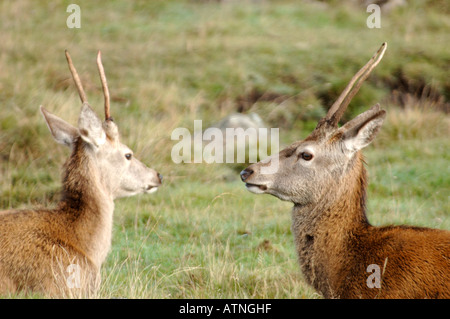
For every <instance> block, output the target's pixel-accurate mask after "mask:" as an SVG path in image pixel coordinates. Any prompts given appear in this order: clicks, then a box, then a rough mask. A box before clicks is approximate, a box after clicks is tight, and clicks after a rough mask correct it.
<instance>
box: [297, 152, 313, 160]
mask: <svg viewBox="0 0 450 319" xmlns="http://www.w3.org/2000/svg"><path fill="white" fill-rule="evenodd" d="M300 157H301V158H302V159H304V160H305V161H310V160H312V158H313V155H312V154H311V153H308V152H301V153H300Z"/></svg>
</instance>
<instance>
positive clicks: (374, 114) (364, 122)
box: [341, 107, 386, 154]
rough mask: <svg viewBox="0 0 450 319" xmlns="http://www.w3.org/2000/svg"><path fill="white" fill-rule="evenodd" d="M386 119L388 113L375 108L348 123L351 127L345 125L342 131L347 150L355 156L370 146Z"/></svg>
mask: <svg viewBox="0 0 450 319" xmlns="http://www.w3.org/2000/svg"><path fill="white" fill-rule="evenodd" d="M385 117H386V111H384V110H379V108H377V107H374V108H372V109H370V110H369V111H367V112H364V113H363V114H361V115H359V116H358V117H356V118H355V119H353V120H352V121H350V122H349V123H347V124H349V125H347V124H346V125H344V126H343V127H342V128H341V130H342V131H343V135H342V140H343V142H344V145H345V149H346V150H348V151H349V152H350V154H353V153H355V152H357V151H359V150H361V149H363V148H364V147H366V146H367V145H369V144H370V143H371V142H372V141H373V139H374V138H375V136H376V135H377V133H378V131H379V130H380V127H381V125H382V124H383V121H384V119H385Z"/></svg>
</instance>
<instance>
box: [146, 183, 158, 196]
mask: <svg viewBox="0 0 450 319" xmlns="http://www.w3.org/2000/svg"><path fill="white" fill-rule="evenodd" d="M157 190H158V186H150V185H149V186H147V187H146V188H145V190H144V193H145V194H152V193H155V192H156V191H157Z"/></svg>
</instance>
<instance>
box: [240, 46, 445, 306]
mask: <svg viewBox="0 0 450 319" xmlns="http://www.w3.org/2000/svg"><path fill="white" fill-rule="evenodd" d="M386 48H387V43H383V44H382V45H381V47H380V49H379V50H378V51H377V52H376V53H375V54H374V55H373V56H372V58H371V59H370V60H369V61H368V62H367V63H366V64H365V65H364V66H363V67H362V68H361V69H360V70H359V71H358V72H357V73H356V74H355V75H354V76H353V77H352V79H351V80H350V82H349V84H348V85H347V86H346V88H345V89H344V91H343V92H342V93H341V95H340V96H339V97H338V99H337V100H336V102H335V103H333V105H332V106H331V107H330V109H329V110H328V112H327V115H326V116H325V117H324V118H322V119H321V120H320V121H319V122H318V124H317V126H316V129H315V130H314V131H313V132H312V133H311V134H310V135H309V136H308V137H307V138H306V139H304V140H303V141H299V142H296V143H293V144H292V145H291V146H289V147H288V148H286V149H284V150H282V151H281V152H280V153H279V154H275V155H272V156H270V157H269V158H267V159H265V160H263V161H262V162H259V163H256V164H253V165H250V166H249V167H248V168H246V169H245V170H243V171H242V172H241V179H242V181H243V182H245V183H246V187H247V189H248V190H249V191H251V192H253V193H255V194H271V195H273V196H276V197H278V198H280V199H282V200H287V201H291V202H292V203H294V208H293V210H292V221H293V223H292V231H293V234H294V237H295V244H296V248H297V253H298V258H299V262H300V266H301V268H302V271H303V274H304V276H305V279H306V281H307V282H308V283H309V284H310V285H312V286H313V287H314V288H315V289H316V290H317V291H318V292H320V293H321V294H322V295H323V296H324V297H326V298H450V232H449V231H444V230H437V229H430V228H423V227H413V226H387V227H374V226H372V225H370V223H369V221H368V220H367V217H366V188H367V176H366V170H365V168H364V160H363V157H362V154H361V150H362V149H363V148H364V147H367V146H368V145H369V144H370V143H371V142H372V141H373V139H374V138H375V136H376V135H377V133H378V132H379V130H380V128H381V126H382V124H383V121H384V119H385V117H386V111H384V110H382V109H380V105H379V104H376V105H374V106H373V107H371V108H370V109H369V110H367V111H365V112H363V113H361V114H359V115H358V116H356V117H355V118H354V119H352V120H350V121H348V122H347V123H346V124H345V125H343V126H341V127H339V126H338V123H339V120H340V118H341V117H342V115H343V114H344V112H345V109H346V108H347V106H348V105H349V103H350V101H351V99H352V98H353V96H355V94H356V93H357V92H358V90H359V88H360V87H361V85H362V83H363V81H364V80H365V79H366V78H367V77H368V76H369V74H370V72H371V71H372V70H373V69H374V68H375V67H376V65H377V64H378V63H379V62H380V61H381V59H382V57H383V55H384V52H385V51H386ZM269 164H271V166H273V167H275V168H276V169H272V170H270V171H268V170H266V169H263V168H265V167H266V166H268V165H269ZM272 164H273V165H272Z"/></svg>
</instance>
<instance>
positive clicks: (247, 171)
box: [240, 167, 253, 182]
mask: <svg viewBox="0 0 450 319" xmlns="http://www.w3.org/2000/svg"><path fill="white" fill-rule="evenodd" d="M252 174H253V170H252V169H250V168H248V167H247V168H246V169H244V170H243V171H242V172H241V174H240V175H241V180H242V181H243V182H245V180H246V179H247V178H248V177H249V176H250V175H252Z"/></svg>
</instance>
